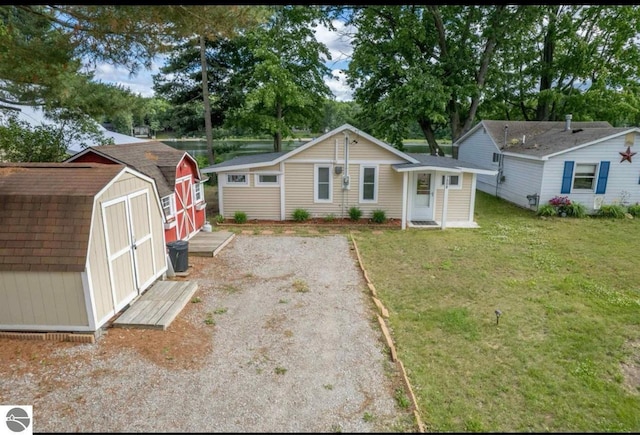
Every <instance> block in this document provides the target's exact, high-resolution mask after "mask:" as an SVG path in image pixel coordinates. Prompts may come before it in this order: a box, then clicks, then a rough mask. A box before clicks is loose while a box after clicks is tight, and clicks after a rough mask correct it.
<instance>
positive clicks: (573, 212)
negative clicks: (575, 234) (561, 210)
mask: <svg viewBox="0 0 640 435" xmlns="http://www.w3.org/2000/svg"><path fill="white" fill-rule="evenodd" d="M565 210H566V213H567V216H571V217H576V218H583V217H585V216H586V215H587V208H586V207H585V206H584V205H582V204H581V203H579V202H572V203H571V204H569V205H567V206H565Z"/></svg>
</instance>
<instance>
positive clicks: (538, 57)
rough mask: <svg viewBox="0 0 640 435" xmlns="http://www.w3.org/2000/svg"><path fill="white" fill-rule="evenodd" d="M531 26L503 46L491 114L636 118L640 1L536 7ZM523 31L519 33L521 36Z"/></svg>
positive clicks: (488, 107)
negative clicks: (637, 3)
mask: <svg viewBox="0 0 640 435" xmlns="http://www.w3.org/2000/svg"><path fill="white" fill-rule="evenodd" d="M530 9H531V10H532V13H531V15H530V16H531V19H530V20H529V22H528V23H523V25H524V27H523V29H525V30H526V33H525V34H524V35H523V34H519V35H513V36H512V39H511V40H510V41H509V44H505V45H503V46H502V47H501V48H500V49H499V50H498V51H497V53H496V57H495V62H494V64H493V65H492V68H491V70H490V76H491V79H490V80H489V86H488V89H487V92H488V95H490V96H491V97H489V98H487V100H486V102H485V104H484V105H483V106H484V107H483V108H482V110H481V112H482V114H483V115H484V116H487V117H504V118H506V119H523V120H539V121H546V120H562V119H564V116H565V115H566V114H568V113H572V114H573V115H574V119H576V120H593V119H597V120H606V121H609V122H612V123H613V124H614V125H622V124H626V123H630V122H634V120H635V119H637V114H638V111H639V110H640V106H638V104H637V98H635V95H637V94H636V92H635V91H636V90H637V88H638V82H639V79H640V46H639V45H638V43H637V40H638V37H639V36H640V8H638V7H637V6H632V5H618V6H615V5H614V6H610V5H607V6H603V5H540V6H535V7H533V6H532V7H530ZM516 38H517V39H516Z"/></svg>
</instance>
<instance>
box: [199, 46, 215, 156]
mask: <svg viewBox="0 0 640 435" xmlns="http://www.w3.org/2000/svg"><path fill="white" fill-rule="evenodd" d="M200 66H201V68H202V100H203V102H204V130H205V134H206V136H207V159H208V160H209V164H210V165H213V164H215V162H216V156H215V154H214V152H213V128H212V127H211V102H210V101H209V79H208V78H207V57H206V47H205V37H204V35H200Z"/></svg>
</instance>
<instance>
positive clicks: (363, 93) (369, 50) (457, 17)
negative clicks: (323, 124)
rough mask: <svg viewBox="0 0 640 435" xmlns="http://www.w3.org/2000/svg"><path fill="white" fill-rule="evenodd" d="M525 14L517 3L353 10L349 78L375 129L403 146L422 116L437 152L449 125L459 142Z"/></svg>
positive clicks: (395, 143) (429, 142)
mask: <svg viewBox="0 0 640 435" xmlns="http://www.w3.org/2000/svg"><path fill="white" fill-rule="evenodd" d="M525 19H526V13H525V9H524V7H522V6H512V5H487V6H484V5H452V6H444V5H432V6H422V5H403V6H367V7H362V8H358V9H355V10H354V12H353V14H352V16H351V20H350V22H349V23H350V24H352V25H354V26H355V27H356V29H357V30H356V33H355V35H354V38H353V47H354V50H353V56H352V60H351V62H350V64H349V67H348V71H347V82H348V83H349V84H350V85H351V86H352V88H354V89H355V91H354V98H355V100H356V101H357V102H358V103H359V104H360V106H361V107H362V109H363V115H364V116H367V117H368V118H369V119H373V120H376V122H374V123H373V125H372V127H371V128H372V132H373V133H374V134H377V135H379V136H380V137H384V138H386V139H387V140H389V141H390V142H391V143H393V144H394V145H395V146H397V147H401V146H402V139H403V138H404V137H406V134H407V132H408V130H409V125H410V123H415V122H417V123H418V124H419V126H420V129H421V130H422V132H423V134H424V137H425V138H426V140H427V142H428V144H429V148H430V152H431V154H434V155H436V154H438V155H443V154H444V152H443V151H442V149H441V148H440V147H439V145H438V143H437V142H436V131H437V130H440V129H443V128H445V127H446V126H447V125H448V127H449V128H450V130H451V134H452V136H453V139H454V140H455V139H456V138H458V137H459V136H461V135H462V134H463V133H464V132H465V131H467V130H468V129H469V128H470V127H471V126H472V125H473V122H474V120H475V117H476V112H477V109H478V106H479V104H480V102H481V101H482V98H483V96H484V88H485V83H486V79H487V72H488V68H489V65H490V63H491V61H492V58H493V56H494V54H495V51H496V49H497V48H498V47H499V46H500V45H502V44H503V43H504V42H505V40H506V38H507V36H508V34H507V31H508V30H510V29H514V28H516V29H517V27H518V25H519V24H520V23H521V22H522V21H523V20H525Z"/></svg>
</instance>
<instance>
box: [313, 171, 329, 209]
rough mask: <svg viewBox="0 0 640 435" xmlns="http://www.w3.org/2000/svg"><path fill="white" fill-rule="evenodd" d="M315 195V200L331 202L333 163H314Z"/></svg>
mask: <svg viewBox="0 0 640 435" xmlns="http://www.w3.org/2000/svg"><path fill="white" fill-rule="evenodd" d="M313 178H314V182H313V191H314V192H313V197H314V201H315V202H331V201H332V194H333V188H332V186H331V165H314V177H313Z"/></svg>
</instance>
